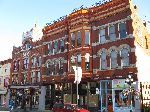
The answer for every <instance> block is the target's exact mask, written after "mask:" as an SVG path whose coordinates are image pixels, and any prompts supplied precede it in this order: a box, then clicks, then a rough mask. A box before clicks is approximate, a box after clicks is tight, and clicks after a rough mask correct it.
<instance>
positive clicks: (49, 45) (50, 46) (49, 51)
mask: <svg viewBox="0 0 150 112" xmlns="http://www.w3.org/2000/svg"><path fill="white" fill-rule="evenodd" d="M51 53H53V49H52V43H49V44H48V54H51Z"/></svg>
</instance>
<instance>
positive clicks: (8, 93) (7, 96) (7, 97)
mask: <svg viewBox="0 0 150 112" xmlns="http://www.w3.org/2000/svg"><path fill="white" fill-rule="evenodd" d="M9 100H10V89H7V94H6V107H7V108H9Z"/></svg>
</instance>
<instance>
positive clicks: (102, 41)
mask: <svg viewBox="0 0 150 112" xmlns="http://www.w3.org/2000/svg"><path fill="white" fill-rule="evenodd" d="M105 30H106V29H105V28H102V29H99V43H100V44H104V43H105V42H106V33H105ZM101 31H104V32H103V33H104V34H103V35H101Z"/></svg>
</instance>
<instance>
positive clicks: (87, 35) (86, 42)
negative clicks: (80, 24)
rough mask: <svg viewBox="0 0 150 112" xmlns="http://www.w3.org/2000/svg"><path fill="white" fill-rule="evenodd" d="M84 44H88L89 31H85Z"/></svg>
mask: <svg viewBox="0 0 150 112" xmlns="http://www.w3.org/2000/svg"><path fill="white" fill-rule="evenodd" d="M85 45H90V32H89V31H85Z"/></svg>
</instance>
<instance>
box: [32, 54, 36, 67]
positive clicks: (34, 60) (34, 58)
mask: <svg viewBox="0 0 150 112" xmlns="http://www.w3.org/2000/svg"><path fill="white" fill-rule="evenodd" d="M35 65H36V57H35V56H33V57H32V67H35Z"/></svg>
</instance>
